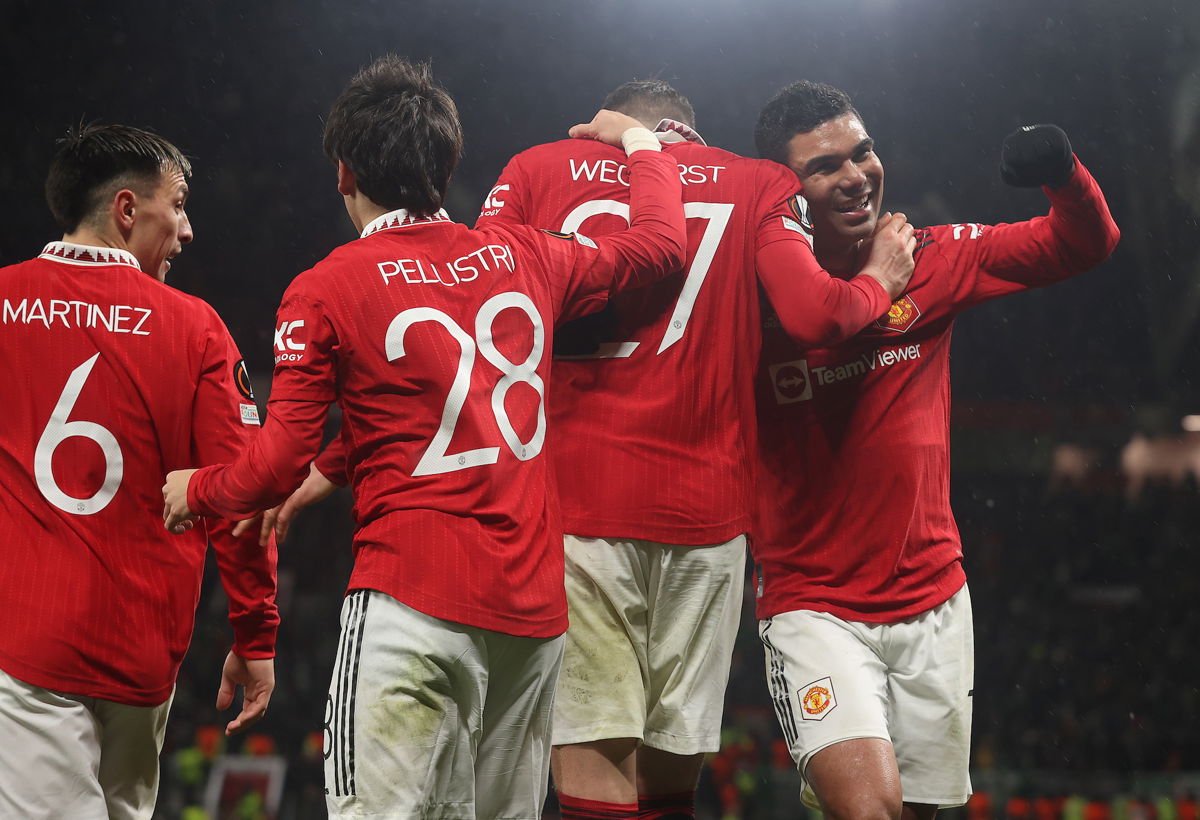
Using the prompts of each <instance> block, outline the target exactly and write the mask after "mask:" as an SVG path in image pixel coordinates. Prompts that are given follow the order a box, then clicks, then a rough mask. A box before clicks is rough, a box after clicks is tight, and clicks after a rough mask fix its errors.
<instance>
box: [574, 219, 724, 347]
mask: <svg viewBox="0 0 1200 820" xmlns="http://www.w3.org/2000/svg"><path fill="white" fill-rule="evenodd" d="M600 214H613V215H614V216H619V217H623V218H624V219H625V221H626V222H628V221H629V205H628V204H626V203H624V202H617V201H616V200H615V199H593V200H591V201H590V202H585V203H583V204H582V205H580V206H579V207H577V208H576V209H575V210H573V211H571V213H569V214H567V218H566V219H564V220H563V224H562V232H563V233H575V232H576V231H578V230H579V226H581V225H582V224H583V223H584V222H586V221H587V220H588V219H590V218H591V217H593V216H598V215H600ZM732 214H733V205H730V204H727V203H720V202H685V203H684V205H683V215H684V217H685V218H687V219H703V220H705V224H704V234H703V235H702V236H701V237H700V244H699V245H698V246H697V247H696V254H695V256H693V257H692V263H691V264H690V265H688V269H687V274H686V276H685V278H684V280H683V287H682V288H681V289H680V291H679V298H678V299H676V300H675V309H674V310H673V311H671V318H670V319H669V320H667V330H666V332H665V333H663V338H662V341H661V342H660V343H659V345H658V352H659V353H662V352H663V351H664V350H666V349H667V348H669V347H670V346H671V345H673V344H675V343H676V342H678V341H679V340H680V339H682V338H683V331H684V330H686V329H687V325H688V321H689V320H690V319H691V318H692V309H693V308H694V307H695V306H696V297H698V296H699V295H700V288H701V287H702V286H703V285H704V280H705V278H706V277H707V276H708V269H709V268H710V267H712V261H713V257H714V256H716V254H717V247H718V246H720V244H721V237H722V236H724V235H725V228H726V227H728V225H729V217H730V216H731V215H732ZM637 346H638V342H618V343H617V344H615V345H614V344H611V343H610V344H607V345H602V346H601V348H600V352H598V353H593V354H589V355H585V356H572V357H571V358H584V359H624V358H627V357H628V356H629V355H630V354H632V353H633V351H634V350H636V349H637Z"/></svg>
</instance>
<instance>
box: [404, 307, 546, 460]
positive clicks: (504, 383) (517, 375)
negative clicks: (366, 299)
mask: <svg viewBox="0 0 1200 820" xmlns="http://www.w3.org/2000/svg"><path fill="white" fill-rule="evenodd" d="M508 308H515V309H517V310H520V311H522V312H524V313H525V314H526V315H527V316H528V317H529V320H530V322H532V323H533V348H532V349H531V350H530V351H529V355H528V356H527V357H526V359H525V361H523V362H520V363H517V362H511V361H509V360H508V359H506V358H505V357H504V354H503V353H501V352H500V351H499V350H498V349H497V348H496V344H495V342H494V341H493V339H492V323H493V322H495V321H496V317H497V316H498V315H500V312H501V311H502V310H507V309H508ZM417 322H436V323H437V324H439V325H441V326H442V327H444V328H445V329H446V332H447V333H449V334H450V336H451V337H452V338H453V339H454V341H456V342H458V346H459V354H458V368H457V370H455V372H454V381H453V382H452V383H451V385H450V393H449V394H448V395H447V396H446V405H445V407H443V408H442V421H441V424H440V425H439V426H438V430H437V433H435V434H434V436H433V439H432V440H431V441H430V442H429V446H428V447H426V448H425V452H423V453H422V454H421V459H420V461H418V462H417V466H416V468H415V469H414V470H413V475H414V476H419V475H435V474H437V473H450V472H454V471H455V470H465V469H467V468H468V467H479V466H481V465H484V464H495V463H496V461H497V459H498V458H499V455H500V448H499V447H479V448H476V449H474V450H463V451H462V452H458V453H449V452H447V450H449V448H450V440H451V439H452V438H453V437H454V428H455V427H456V426H457V425H458V417H459V415H460V414H461V413H462V410H463V406H464V405H465V404H466V403H467V397H468V395H470V392H471V372H472V370H473V369H474V367H475V351H476V350H477V349H478V350H479V352H480V353H482V354H483V358H485V359H487V360H488V361H489V362H491V363H492V365H494V366H495V367H496V369H497V370H499V371H500V372H501V374H502V375H501V377H500V379H499V381H497V382H496V386H495V387H494V388H492V414H493V415H495V417H496V424H497V425H498V426H499V427H500V434H501V436H503V437H504V443H505V444H507V445H508V449H510V450H512V452H513V455H515V456H516V457H517V458H518V459H520V460H521V461H528V460H529V459H531V458H533V457H534V456H536V455H537V454H538V453H540V452H541V451H542V444H543V443H544V442H545V440H546V387H545V384H544V383H543V382H542V377H541V376H539V375H538V374H537V366H538V365H539V364H540V363H541V361H542V351H543V350H544V348H545V343H546V331H545V328H544V327H543V326H542V319H541V316H540V315H539V314H538V312H537V306H536V305H534V303H533V300H532V299H530V298H529V297H528V296H526V295H525V294H523V293H517V292H516V291H509V292H506V293H498V294H496V295H495V296H493V297H492V298H491V299H488V300H487V301H486V302H484V303H483V305H481V306H480V308H479V313H478V314H476V316H475V328H474V329H475V335H474V337H472V336H471V334H470V333H468V332H467V331H465V330H463V329H462V327H460V326H459V324H458V323H457V322H455V321H454V320H453V319H452V318H450V316H449V315H447V314H445V313H443V312H442V311H440V310H438V309H437V308H431V307H419V308H409V309H408V310H405V311H402V312H401V313H399V314H397V315H396V318H394V319H392V321H391V324H389V325H388V329H387V335H386V337H385V339H384V350H385V351H386V353H387V358H388V361H389V362H394V361H396V359H400V358H403V357H404V355H405V350H404V334H405V333H406V332H407V331H408V329H409V328H410V327H412V326H413V325H414V324H416V323H417ZM520 382H523V383H525V384H528V385H529V386H530V387H532V388H533V389H534V390H536V391H537V394H538V408H537V427H536V429H535V430H534V431H533V435H532V436H531V437H530V439H529V441H521V437H520V435H518V434H517V431H516V430H515V429H514V428H513V424H512V420H511V419H510V418H509V417H508V411H507V410H505V408H504V397H505V396H506V395H507V394H508V390H509V388H510V387H512V386H513V385H514V384H517V383H520Z"/></svg>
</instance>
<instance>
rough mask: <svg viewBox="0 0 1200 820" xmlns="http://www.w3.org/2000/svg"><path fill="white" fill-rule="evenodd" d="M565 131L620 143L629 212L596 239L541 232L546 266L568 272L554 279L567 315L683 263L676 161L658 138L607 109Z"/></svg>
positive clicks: (684, 236)
mask: <svg viewBox="0 0 1200 820" xmlns="http://www.w3.org/2000/svg"><path fill="white" fill-rule="evenodd" d="M570 133H571V136H572V137H574V138H576V139H599V140H601V141H603V142H607V143H609V144H613V145H621V146H622V147H623V148H624V149H625V152H626V154H627V155H628V158H629V161H628V164H629V217H630V219H629V228H628V230H625V231H620V232H618V233H614V234H609V235H607V236H604V237H597V238H595V239H591V238H588V237H584V236H578V235H570V236H562V235H560V234H553V233H549V232H543V233H542V234H541V236H540V237H539V240H540V243H541V245H542V249H541V253H540V255H541V256H543V258H545V259H546V260H547V262H548V263H549V264H550V266H551V269H552V270H565V271H569V272H570V275H569V276H568V277H566V278H557V279H556V281H558V282H559V283H560V284H561V285H562V286H563V291H562V298H563V303H562V304H563V308H564V309H565V311H566V318H573V317H575V316H580V315H583V314H585V313H589V312H592V310H594V309H596V306H597V304H599V303H602V302H603V301H605V300H606V299H607V297H608V295H609V294H610V293H611V292H613V291H617V290H621V289H624V288H630V287H639V286H641V285H646V284H649V283H650V282H654V281H657V280H658V279H661V278H662V277H664V276H666V275H668V274H670V273H673V272H675V271H677V270H679V269H681V268H682V266H683V264H684V261H685V258H686V251H687V233H686V229H685V228H684V221H683V204H682V201H681V197H682V186H681V184H680V181H679V170H678V166H677V165H676V164H675V162H674V160H672V159H671V158H670V157H667V156H666V155H664V154H663V153H662V150H661V146H660V144H659V141H658V138H657V137H655V136H654V134H653V133H651V132H650V130H649V129H647V128H645V127H643V126H642V125H641V124H640V123H638V121H637V120H635V119H633V118H632V117H628V116H626V115H624V114H620V113H618V112H616V111H605V110H602V111H600V112H599V113H598V114H597V115H596V117H595V118H594V119H593V120H592V121H591V122H590V123H586V124H584V125H576V126H575V127H573V128H572V129H571V131H570ZM555 237H557V238H555ZM563 239H566V240H573V241H568V242H563V241H562V240H563Z"/></svg>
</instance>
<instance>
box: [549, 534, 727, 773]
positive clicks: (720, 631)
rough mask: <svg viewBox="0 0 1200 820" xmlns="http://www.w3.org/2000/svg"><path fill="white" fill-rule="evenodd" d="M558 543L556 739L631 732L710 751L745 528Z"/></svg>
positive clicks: (691, 750) (658, 742) (716, 733)
mask: <svg viewBox="0 0 1200 820" xmlns="http://www.w3.org/2000/svg"><path fill="white" fill-rule="evenodd" d="M565 543H566V575H567V603H568V606H569V607H570V618H571V626H570V628H569V629H568V630H567V645H566V653H565V655H564V658H563V668H562V675H561V676H560V678H559V683H558V695H557V697H556V700H555V709H554V744H555V745H556V746H558V745H566V744H570V743H584V742H587V741H591V740H604V739H608V738H619V737H633V738H639V739H641V740H642V742H643V743H645V745H647V746H650V747H652V748H655V749H661V750H662V751H665V752H670V753H672V754H678V755H693V754H698V753H700V752H715V751H717V750H718V749H719V748H720V733H721V712H722V708H723V706H724V698H725V686H726V684H727V683H728V682H729V662H730V659H731V657H732V655H733V643H734V639H735V638H736V636H737V628H738V621H739V618H740V616H741V607H742V594H743V591H744V587H745V566H746V537H745V536H744V535H740V536H738V537H737V538H734V539H733V540H732V541H729V542H727V543H724V544H717V545H714V546H704V547H685V546H671V545H667V544H658V543H654V542H651V541H622V540H616V539H608V538H580V537H576V536H573V535H568V536H566V538H565Z"/></svg>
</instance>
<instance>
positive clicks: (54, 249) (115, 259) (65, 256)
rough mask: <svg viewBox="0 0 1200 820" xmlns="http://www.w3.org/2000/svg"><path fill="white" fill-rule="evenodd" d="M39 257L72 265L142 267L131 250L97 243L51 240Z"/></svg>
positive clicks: (139, 268)
mask: <svg viewBox="0 0 1200 820" xmlns="http://www.w3.org/2000/svg"><path fill="white" fill-rule="evenodd" d="M38 258H39V259H53V260H54V261H55V262H67V263H69V264H72V265H95V266H103V265H128V266H129V267H131V268H137V269H138V270H141V269H142V266H141V265H139V264H138V261H137V258H136V257H135V256H134V255H133V254H132V253H130V252H129V251H125V250H121V249H120V248H100V247H97V246H95V245H77V244H75V243H74V242H51V243H50V244H49V245H47V246H46V247H44V248H42V252H41V253H40V254H38Z"/></svg>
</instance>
